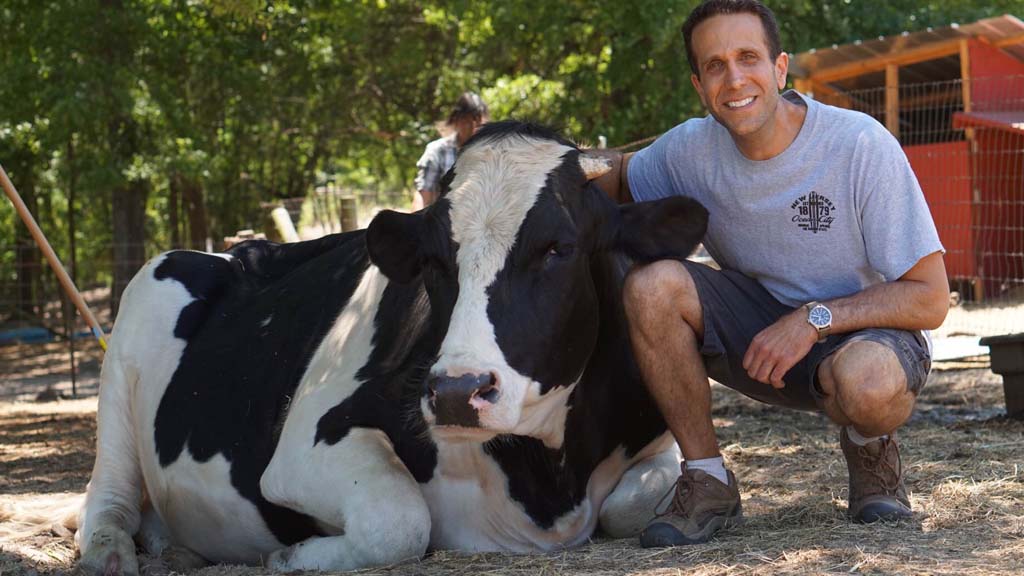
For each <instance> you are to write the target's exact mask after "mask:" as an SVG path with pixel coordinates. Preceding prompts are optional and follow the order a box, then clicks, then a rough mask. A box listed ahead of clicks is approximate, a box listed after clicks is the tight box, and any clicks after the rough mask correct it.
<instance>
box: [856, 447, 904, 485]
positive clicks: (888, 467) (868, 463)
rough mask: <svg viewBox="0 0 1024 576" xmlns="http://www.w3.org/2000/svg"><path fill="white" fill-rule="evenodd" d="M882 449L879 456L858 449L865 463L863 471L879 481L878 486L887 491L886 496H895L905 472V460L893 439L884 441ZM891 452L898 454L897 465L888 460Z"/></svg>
mask: <svg viewBox="0 0 1024 576" xmlns="http://www.w3.org/2000/svg"><path fill="white" fill-rule="evenodd" d="M882 442H883V445H882V449H881V450H880V451H879V452H878V455H877V456H876V455H873V454H872V453H871V452H870V451H868V450H867V448H866V447H864V446H858V447H857V455H858V456H860V458H861V461H862V462H863V463H864V466H863V469H864V471H865V472H867V473H868V474H870V475H871V476H872V477H873V478H875V480H876V481H877V483H878V485H879V486H880V487H881V488H882V490H884V491H885V494H886V495H889V496H891V495H894V494H896V492H897V490H898V489H899V486H900V480H901V476H902V472H903V458H902V456H901V455H900V449H899V446H898V445H896V443H895V442H893V441H892V440H891V439H886V440H883V441H882ZM890 450H894V451H895V452H896V458H895V463H894V461H893V459H892V458H888V457H887V456H888V454H889V451H890Z"/></svg>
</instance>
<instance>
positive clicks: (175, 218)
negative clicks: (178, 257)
mask: <svg viewBox="0 0 1024 576" xmlns="http://www.w3.org/2000/svg"><path fill="white" fill-rule="evenodd" d="M180 197H181V174H177V173H175V174H174V175H173V176H171V182H170V187H169V190H168V192H167V225H168V226H169V227H170V229H171V248H172V249H175V250H177V249H178V248H181V224H180V217H179V210H180V204H181V201H180V200H179V198H180Z"/></svg>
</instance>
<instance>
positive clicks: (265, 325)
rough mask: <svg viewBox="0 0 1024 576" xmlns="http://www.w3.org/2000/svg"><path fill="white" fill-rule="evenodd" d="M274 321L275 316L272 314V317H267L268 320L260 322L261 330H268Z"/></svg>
mask: <svg viewBox="0 0 1024 576" xmlns="http://www.w3.org/2000/svg"><path fill="white" fill-rule="evenodd" d="M273 320H274V315H273V314H271V315H270V316H267V317H266V318H264V319H263V320H261V321H260V328H266V327H267V326H270V323H271V322H273Z"/></svg>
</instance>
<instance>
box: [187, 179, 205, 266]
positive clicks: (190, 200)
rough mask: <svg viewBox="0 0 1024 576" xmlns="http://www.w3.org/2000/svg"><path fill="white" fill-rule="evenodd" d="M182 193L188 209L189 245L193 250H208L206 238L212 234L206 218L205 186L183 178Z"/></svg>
mask: <svg viewBox="0 0 1024 576" xmlns="http://www.w3.org/2000/svg"><path fill="white" fill-rule="evenodd" d="M182 182H183V185H182V187H181V193H182V195H183V198H182V199H183V200H184V202H185V210H186V211H188V237H189V241H188V247H189V248H190V249H192V250H206V238H207V237H208V236H209V235H210V230H209V224H208V223H207V220H206V202H205V201H204V200H203V188H202V187H201V186H200V185H199V183H197V182H195V181H193V180H189V179H187V178H186V179H183V180H182Z"/></svg>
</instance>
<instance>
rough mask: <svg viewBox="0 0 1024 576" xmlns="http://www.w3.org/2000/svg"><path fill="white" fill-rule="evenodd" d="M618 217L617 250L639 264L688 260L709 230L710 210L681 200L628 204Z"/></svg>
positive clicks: (686, 200) (690, 200)
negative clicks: (666, 260) (686, 258)
mask: <svg viewBox="0 0 1024 576" xmlns="http://www.w3.org/2000/svg"><path fill="white" fill-rule="evenodd" d="M619 214H620V218H619V223H618V233H617V234H616V237H615V248H617V249H619V250H622V251H624V252H625V253H626V254H627V255H629V256H630V257H631V258H633V259H634V260H637V261H639V262H654V261H655V260H665V259H673V258H674V259H680V258H685V257H687V256H689V255H690V253H691V252H693V250H694V248H696V247H697V245H698V244H700V241H701V239H702V238H704V232H705V231H706V230H707V228H708V211H707V209H706V208H704V206H703V205H702V204H701V203H700V202H698V201H696V200H694V199H692V198H685V197H682V196H673V197H670V198H664V199H662V200H655V201H652V202H637V203H635V204H625V205H623V206H620V207H619Z"/></svg>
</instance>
